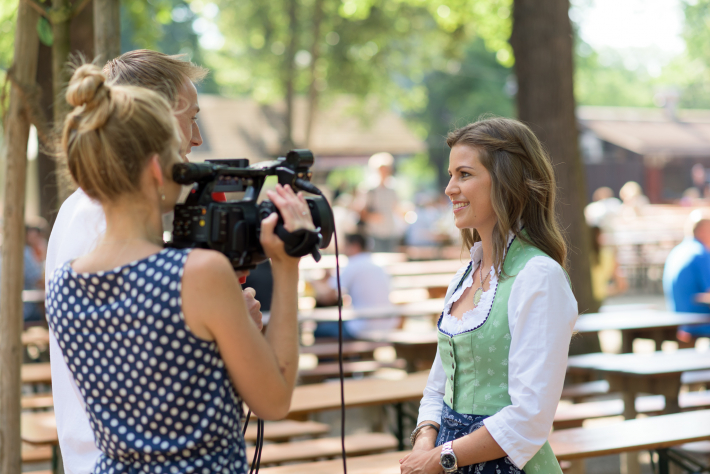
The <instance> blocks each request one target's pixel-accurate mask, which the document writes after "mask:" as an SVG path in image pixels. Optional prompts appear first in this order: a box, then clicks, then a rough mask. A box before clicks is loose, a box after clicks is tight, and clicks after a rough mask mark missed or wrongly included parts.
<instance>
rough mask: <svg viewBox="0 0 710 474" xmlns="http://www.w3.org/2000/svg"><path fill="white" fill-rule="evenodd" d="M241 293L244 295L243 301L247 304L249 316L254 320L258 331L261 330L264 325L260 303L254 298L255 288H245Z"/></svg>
mask: <svg viewBox="0 0 710 474" xmlns="http://www.w3.org/2000/svg"><path fill="white" fill-rule="evenodd" d="M242 294H243V295H244V302H245V303H246V304H247V311H249V316H251V319H252V320H253V321H254V323H255V324H256V327H257V328H258V329H259V331H261V330H262V329H263V327H264V323H263V321H262V317H263V315H262V314H261V303H260V302H259V301H258V300H257V299H255V297H256V290H255V289H254V288H245V289H244V290H243V291H242Z"/></svg>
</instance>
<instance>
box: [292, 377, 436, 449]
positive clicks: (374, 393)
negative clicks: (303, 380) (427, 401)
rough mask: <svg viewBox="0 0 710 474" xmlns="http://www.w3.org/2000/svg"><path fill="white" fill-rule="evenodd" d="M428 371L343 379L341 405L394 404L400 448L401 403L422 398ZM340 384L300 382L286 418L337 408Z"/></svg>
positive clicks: (401, 435) (401, 443) (401, 433)
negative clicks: (386, 377)
mask: <svg viewBox="0 0 710 474" xmlns="http://www.w3.org/2000/svg"><path fill="white" fill-rule="evenodd" d="M428 377H429V372H428V371H424V372H417V373H415V374H408V375H407V376H405V377H404V378H402V379H399V380H388V379H376V378H368V379H360V380H346V381H345V383H344V387H345V407H346V408H354V407H363V406H373V405H390V404H394V405H395V408H396V410H397V429H396V433H395V436H397V440H398V446H399V449H403V448H404V441H405V438H406V436H407V435H408V434H407V433H404V424H403V423H404V412H403V408H402V404H403V403H404V402H409V401H419V400H421V398H422V394H423V392H424V387H425V386H426V381H427V378H428ZM340 401H341V399H340V384H339V383H337V382H336V383H333V382H330V383H329V382H326V383H318V384H312V385H301V386H298V387H296V388H295V389H294V391H293V396H292V397H291V409H290V410H289V413H288V418H290V419H297V420H302V419H305V418H306V417H307V416H308V415H309V414H310V413H316V412H321V411H328V410H339V409H340Z"/></svg>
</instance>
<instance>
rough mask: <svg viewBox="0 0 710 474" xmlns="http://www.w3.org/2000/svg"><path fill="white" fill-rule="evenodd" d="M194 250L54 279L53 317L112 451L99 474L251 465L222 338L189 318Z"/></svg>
mask: <svg viewBox="0 0 710 474" xmlns="http://www.w3.org/2000/svg"><path fill="white" fill-rule="evenodd" d="M188 254H189V250H176V249H165V250H163V251H161V252H159V253H157V254H155V255H152V256H150V257H147V258H145V259H142V260H138V261H135V262H132V263H129V264H127V265H124V266H121V267H118V268H115V269H113V270H111V271H105V272H99V273H92V274H87V273H76V272H75V271H74V270H73V269H72V268H71V266H70V264H69V263H67V264H65V265H64V266H63V267H61V268H59V269H57V271H56V272H55V273H54V275H53V277H52V280H51V282H50V285H49V288H48V292H47V318H48V320H49V325H50V328H51V330H52V332H53V333H54V335H55V337H56V338H57V341H58V342H59V346H60V347H61V349H62V354H63V355H64V360H65V361H66V363H67V365H68V366H69V369H70V371H71V373H72V375H73V377H74V381H75V382H76V384H77V386H78V387H79V390H80V392H81V394H82V396H83V397H84V401H85V402H86V411H87V413H88V416H89V423H90V425H91V427H92V429H93V431H94V437H95V439H96V445H97V446H98V448H99V449H100V450H101V452H102V455H101V456H100V457H99V459H98V461H97V462H96V465H95V466H94V470H93V472H94V473H95V474H99V473H101V474H103V473H106V474H109V473H111V474H120V473H138V472H150V473H166V474H168V473H204V474H207V473H229V474H232V473H245V472H246V471H247V462H246V455H245V448H244V439H243V438H242V435H241V426H242V423H241V416H242V414H243V411H242V403H241V400H240V398H239V397H238V395H237V394H236V392H235V391H234V388H233V386H232V383H231V382H230V379H229V376H228V374H227V370H226V368H225V366H224V361H223V360H222V358H221V356H220V354H219V350H218V349H217V345H216V343H214V342H208V341H205V340H202V339H200V338H198V337H196V336H195V335H194V334H192V332H191V331H190V329H189V328H188V327H187V325H186V324H185V319H184V317H183V314H182V310H181V304H182V303H181V299H180V287H181V279H182V273H183V266H184V264H185V260H186V259H187V256H188Z"/></svg>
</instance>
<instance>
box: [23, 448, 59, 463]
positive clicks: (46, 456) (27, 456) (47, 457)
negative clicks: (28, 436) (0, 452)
mask: <svg viewBox="0 0 710 474" xmlns="http://www.w3.org/2000/svg"><path fill="white" fill-rule="evenodd" d="M51 460H52V447H51V446H33V445H31V444H27V443H22V462H23V463H28V464H29V463H38V462H49V461H51Z"/></svg>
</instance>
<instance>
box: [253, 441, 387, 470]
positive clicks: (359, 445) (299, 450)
mask: <svg viewBox="0 0 710 474" xmlns="http://www.w3.org/2000/svg"><path fill="white" fill-rule="evenodd" d="M254 449H255V448H254V447H250V448H248V449H247V460H248V461H249V462H251V460H252V459H253V457H254ZM391 449H397V438H395V437H394V436H392V435H391V434H387V433H362V434H353V435H349V436H346V437H345V451H346V452H347V453H348V455H349V456H357V455H364V454H371V453H378V452H382V451H388V450H391ZM340 453H341V444H340V438H339V437H333V438H321V439H311V440H307V441H297V442H293V443H278V444H267V445H264V449H263V450H262V452H261V464H276V463H282V462H292V461H310V460H314V459H318V458H332V457H335V456H340ZM302 472H307V471H302Z"/></svg>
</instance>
